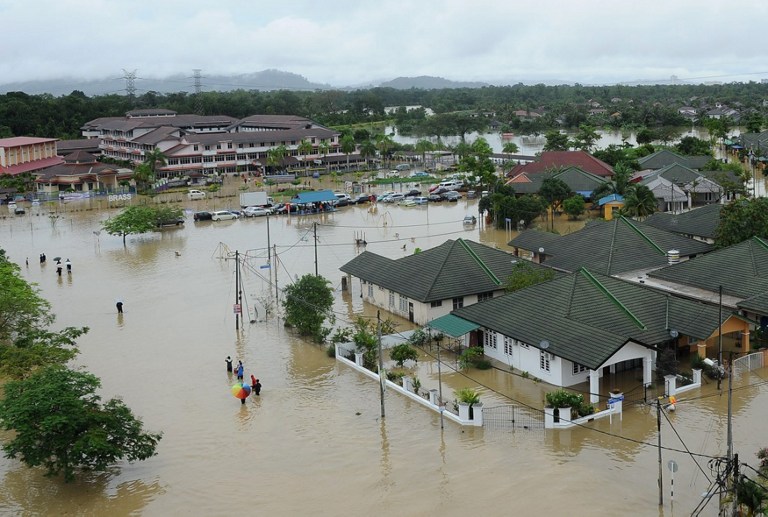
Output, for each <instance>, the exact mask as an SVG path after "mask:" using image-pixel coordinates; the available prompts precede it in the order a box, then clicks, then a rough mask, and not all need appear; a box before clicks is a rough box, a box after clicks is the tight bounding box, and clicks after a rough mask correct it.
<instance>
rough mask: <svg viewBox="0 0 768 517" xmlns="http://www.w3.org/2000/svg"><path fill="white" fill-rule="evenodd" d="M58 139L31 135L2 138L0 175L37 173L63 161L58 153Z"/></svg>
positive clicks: (0, 140)
mask: <svg viewBox="0 0 768 517" xmlns="http://www.w3.org/2000/svg"><path fill="white" fill-rule="evenodd" d="M56 141H57V139H56V138H35V137H29V136H16V137H12V138H0V175H2V174H10V175H13V176H15V175H17V174H22V173H24V172H29V173H35V172H38V171H40V170H41V169H45V168H46V167H50V166H52V165H58V164H60V163H62V162H63V159H62V158H61V157H60V156H57V154H56Z"/></svg>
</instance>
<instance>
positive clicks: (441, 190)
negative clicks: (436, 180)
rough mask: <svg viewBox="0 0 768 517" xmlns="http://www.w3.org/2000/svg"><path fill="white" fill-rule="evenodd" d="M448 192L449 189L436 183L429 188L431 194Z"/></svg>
mask: <svg viewBox="0 0 768 517" xmlns="http://www.w3.org/2000/svg"><path fill="white" fill-rule="evenodd" d="M446 192H448V189H447V188H445V187H441V186H440V185H435V186H434V187H432V188H431V189H429V193H430V194H437V195H438V196H439V195H440V194H445V193H446Z"/></svg>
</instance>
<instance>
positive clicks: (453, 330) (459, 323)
mask: <svg viewBox="0 0 768 517" xmlns="http://www.w3.org/2000/svg"><path fill="white" fill-rule="evenodd" d="M427 327H429V328H431V329H435V330H439V331H440V332H442V333H443V334H448V335H449V336H451V337H461V336H463V335H464V334H467V333H469V332H472V331H473V330H475V329H478V328H480V325H478V324H477V323H472V322H471V321H468V320H465V319H464V318H459V317H458V316H454V315H453V314H446V315H445V316H440V317H439V318H437V319H434V320H432V321H430V322H429V323H427Z"/></svg>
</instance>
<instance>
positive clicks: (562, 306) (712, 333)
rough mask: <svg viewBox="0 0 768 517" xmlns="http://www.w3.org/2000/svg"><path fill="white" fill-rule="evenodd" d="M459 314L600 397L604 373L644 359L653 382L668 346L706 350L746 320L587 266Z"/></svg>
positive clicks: (557, 380) (534, 366)
mask: <svg viewBox="0 0 768 517" xmlns="http://www.w3.org/2000/svg"><path fill="white" fill-rule="evenodd" d="M451 316H452V317H454V318H456V319H460V320H463V321H465V322H466V323H467V324H468V326H466V327H465V328H471V325H474V326H477V327H478V330H476V331H474V332H478V333H480V334H481V335H480V336H478V337H477V338H476V341H477V342H479V343H482V344H483V349H484V352H485V355H487V356H488V357H491V358H493V359H496V360H498V361H501V362H503V363H505V364H508V365H510V366H511V367H514V368H515V369H518V370H521V371H524V372H529V373H530V374H531V375H533V376H534V377H537V378H539V379H542V380H544V381H546V382H548V383H550V384H554V385H556V386H563V387H567V386H575V385H577V384H580V383H583V382H588V383H589V392H590V393H591V400H592V402H596V401H597V399H598V394H599V393H601V392H603V393H605V392H607V389H606V386H605V385H603V386H602V389H601V386H600V379H601V378H602V377H603V376H604V375H606V374H611V373H614V372H616V371H623V370H627V369H632V368H635V367H638V368H642V376H643V383H644V384H645V385H648V384H650V383H651V382H652V380H653V377H652V372H653V369H654V367H655V360H656V354H657V352H658V351H659V350H660V348H662V347H667V346H670V345H671V344H672V345H674V344H677V342H678V341H681V342H683V343H684V344H685V345H688V346H691V347H692V350H694V351H696V352H700V351H701V348H700V347H698V344H700V343H714V342H715V341H716V336H717V335H718V332H719V329H720V328H725V326H726V325H730V326H734V325H736V326H739V325H741V327H743V326H744V322H743V321H742V320H741V319H739V317H738V316H737V315H733V314H731V313H729V312H727V311H726V312H723V315H722V317H721V316H720V313H719V308H718V306H717V305H716V304H711V303H704V302H701V301H698V300H691V299H688V298H685V297H680V296H676V295H675V294H673V293H665V292H662V291H659V290H656V289H652V288H650V287H648V286H645V285H642V284H639V283H634V282H629V281H626V280H622V279H618V278H615V277H611V276H607V275H603V274H600V273H597V272H594V271H591V270H589V269H587V268H581V269H579V270H578V271H576V272H574V273H572V274H570V275H566V276H562V277H559V278H556V279H554V280H551V281H549V282H545V283H541V284H537V285H533V286H530V287H526V288H524V289H521V290H518V291H515V292H512V293H509V294H506V295H504V296H502V297H499V298H494V299H493V300H489V301H487V302H485V303H482V304H477V305H472V306H469V307H463V308H461V309H457V310H454V311H453V312H452V313H451ZM704 349H705V350H706V345H705V348H704Z"/></svg>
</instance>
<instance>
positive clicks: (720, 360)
mask: <svg viewBox="0 0 768 517" xmlns="http://www.w3.org/2000/svg"><path fill="white" fill-rule="evenodd" d="M718 292H719V293H720V303H719V305H720V319H719V321H718V324H717V325H718V330H717V367H718V368H719V369H720V371H718V372H717V391H720V379H721V377H722V375H720V372H721V371H722V368H723V286H722V285H721V286H720V288H719V289H718Z"/></svg>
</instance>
